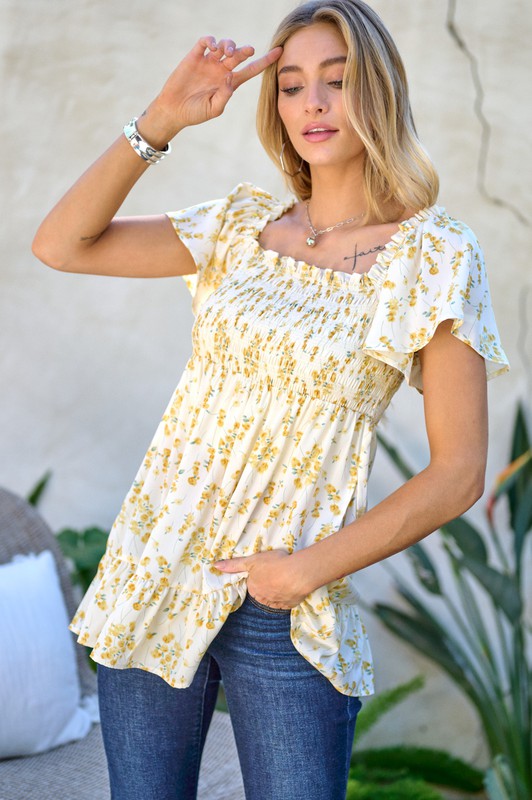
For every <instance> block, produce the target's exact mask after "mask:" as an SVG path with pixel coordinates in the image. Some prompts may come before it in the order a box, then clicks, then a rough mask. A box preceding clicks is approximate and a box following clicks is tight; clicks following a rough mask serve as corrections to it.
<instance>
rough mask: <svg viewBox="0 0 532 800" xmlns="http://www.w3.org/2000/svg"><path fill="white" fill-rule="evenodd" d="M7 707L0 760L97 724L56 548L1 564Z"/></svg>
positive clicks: (0, 689) (1, 654)
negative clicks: (85, 700)
mask: <svg viewBox="0 0 532 800" xmlns="http://www.w3.org/2000/svg"><path fill="white" fill-rule="evenodd" d="M0 709H1V712H0V758H6V757H10V756H23V755H31V754H34V753H41V752H43V751H44V750H49V749H50V748H52V747H57V746H58V745H60V744H65V743H66V742H71V741H74V740H76V739H81V738H82V737H83V736H85V735H86V734H87V733H88V732H89V730H90V727H91V714H90V712H89V711H88V710H86V709H85V708H84V707H83V706H82V705H81V697H80V686H79V680H78V673H77V667H76V657H75V651H74V642H73V640H72V635H71V633H70V631H69V630H68V616H67V611H66V608H65V602H64V599H63V594H62V592H61V586H60V583H59V578H58V575H57V570H56V567H55V561H54V558H53V556H52V553H51V552H50V551H49V550H45V551H44V552H42V553H40V554H39V555H33V554H31V555H29V556H16V557H15V558H14V559H13V561H11V562H10V563H9V564H3V565H1V566H0Z"/></svg>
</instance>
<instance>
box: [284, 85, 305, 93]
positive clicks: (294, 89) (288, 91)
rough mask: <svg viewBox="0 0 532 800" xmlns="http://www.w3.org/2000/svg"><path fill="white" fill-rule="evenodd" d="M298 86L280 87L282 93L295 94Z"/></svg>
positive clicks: (298, 88)
mask: <svg viewBox="0 0 532 800" xmlns="http://www.w3.org/2000/svg"><path fill="white" fill-rule="evenodd" d="M300 88H301V87H300V86H289V87H288V88H286V89H281V91H282V92H283V94H295V93H296V92H299V90H300Z"/></svg>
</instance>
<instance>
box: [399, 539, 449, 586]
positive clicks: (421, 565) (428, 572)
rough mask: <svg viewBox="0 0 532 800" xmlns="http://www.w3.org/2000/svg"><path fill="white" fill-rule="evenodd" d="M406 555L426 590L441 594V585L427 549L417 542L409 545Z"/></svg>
mask: <svg viewBox="0 0 532 800" xmlns="http://www.w3.org/2000/svg"><path fill="white" fill-rule="evenodd" d="M406 554H407V556H408V557H409V558H410V561H411V562H412V566H413V567H414V572H415V573H416V575H417V577H418V580H419V582H420V583H421V584H422V586H424V587H425V589H426V590H427V592H430V593H431V594H439V595H441V586H440V581H439V579H438V573H437V572H436V567H435V566H434V564H433V563H432V560H431V559H430V557H429V554H428V553H427V550H426V549H425V548H424V547H423V545H422V544H420V543H419V542H418V543H417V544H413V545H411V547H409V548H408V550H407V551H406Z"/></svg>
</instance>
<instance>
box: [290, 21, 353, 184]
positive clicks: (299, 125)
mask: <svg viewBox="0 0 532 800" xmlns="http://www.w3.org/2000/svg"><path fill="white" fill-rule="evenodd" d="M346 57H347V45H346V43H345V41H344V39H343V37H342V35H341V34H340V32H339V31H338V29H337V28H336V27H335V26H334V25H331V24H328V23H324V22H319V23H316V24H315V25H311V26H309V27H308V28H302V29H301V30H299V31H297V32H296V33H294V34H293V35H292V36H291V37H290V39H288V41H287V42H286V43H285V45H284V49H283V54H282V56H281V57H280V59H279V61H278V62H277V76H278V82H279V95H278V100H277V108H278V110H279V114H280V116H281V119H282V121H283V123H284V125H285V128H286V130H287V132H288V136H289V138H290V141H291V142H292V144H293V146H294V147H295V149H296V150H297V152H298V153H299V155H300V156H301V157H302V158H303V159H304V160H305V161H307V162H308V163H309V164H310V166H311V167H314V168H316V167H326V166H342V167H343V168H349V165H350V164H358V166H360V164H361V163H362V162H363V154H364V145H363V144H362V142H361V140H360V137H359V136H358V134H357V133H356V132H355V130H354V129H353V127H352V125H351V123H350V122H349V120H348V119H347V116H346V113H345V109H344V104H343V101H342V79H343V74H344V69H345V62H346Z"/></svg>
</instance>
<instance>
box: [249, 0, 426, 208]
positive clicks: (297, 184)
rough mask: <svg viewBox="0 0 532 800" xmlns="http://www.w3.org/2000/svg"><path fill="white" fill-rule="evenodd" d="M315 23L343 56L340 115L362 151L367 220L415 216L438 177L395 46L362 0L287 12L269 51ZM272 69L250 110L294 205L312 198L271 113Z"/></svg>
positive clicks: (319, 2) (321, 1)
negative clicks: (335, 35)
mask: <svg viewBox="0 0 532 800" xmlns="http://www.w3.org/2000/svg"><path fill="white" fill-rule="evenodd" d="M317 22H326V23H330V24H332V25H334V26H335V27H336V28H337V29H338V31H339V32H340V33H341V35H342V36H343V38H344V40H345V43H346V45H347V49H348V54H347V61H346V65H345V72H344V80H343V101H344V106H345V109H346V114H347V117H348V119H349V121H350V122H351V124H352V126H353V128H354V129H355V131H356V132H357V134H358V135H359V136H360V138H361V140H362V142H363V144H364V146H365V149H366V154H365V166H364V182H365V186H364V191H365V199H366V208H367V217H368V218H369V217H374V218H376V219H377V220H378V221H380V222H384V221H387V220H386V217H385V214H384V212H383V206H387V207H389V206H390V204H391V205H392V206H397V205H399V206H400V207H401V208H402V209H413V210H416V211H417V210H419V209H421V208H425V207H426V206H430V205H432V204H433V203H434V202H435V201H436V197H437V195H438V188H439V181H438V175H437V173H436V170H435V169H434V166H433V164H432V161H431V160H430V158H429V156H428V154H427V152H426V151H425V149H424V148H423V146H422V145H421V143H420V141H419V139H418V137H417V134H416V128H415V125H414V120H413V117H412V110H411V108H410V101H409V97H408V82H407V78H406V73H405V68H404V65H403V62H402V60H401V57H400V55H399V52H398V50H397V47H396V45H395V43H394V41H393V39H392V37H391V36H390V34H389V33H388V31H387V29H386V28H385V26H384V24H383V22H382V20H381V19H380V17H379V16H378V15H377V14H376V13H375V11H373V10H372V9H371V8H370V7H369V6H368V5H366V3H364V2H362V0H310V2H306V3H303V4H302V5H300V6H298V7H296V8H295V9H294V10H293V11H291V12H290V13H289V14H288V15H287V16H286V17H285V19H284V20H283V21H282V22H281V24H280V25H279V27H278V29H277V31H276V33H275V35H274V37H273V40H272V43H271V47H272V48H273V47H277V46H278V45H281V46H283V45H284V44H285V43H286V42H287V41H288V39H289V38H290V37H291V36H292V35H293V34H294V33H295V32H296V31H298V30H301V29H302V28H305V27H308V26H309V25H313V24H315V23H317ZM277 95H278V82H277V68H276V64H272V65H271V66H270V67H268V68H267V69H266V70H265V72H264V74H263V78H262V87H261V93H260V98H259V104H258V110H257V131H258V134H259V138H260V140H261V142H262V144H263V146H264V148H265V150H266V152H267V153H268V155H269V156H270V157H271V158H272V160H273V161H274V162H275V163H276V165H277V166H278V167H280V162H279V154H280V152H281V148H282V145H283V142H286V145H285V148H284V153H283V158H284V163H285V167H286V170H287V172H291V173H295V172H296V171H297V170H298V169H299V167H300V165H301V167H302V168H301V171H300V172H299V173H298V174H297V175H295V176H294V177H289V176H287V175H286V174H285V178H286V180H287V183H288V185H289V187H290V189H291V191H292V192H293V193H294V194H295V195H296V197H298V199H299V200H307V199H308V198H309V197H310V196H311V193H312V179H311V175H310V167H309V165H308V163H307V162H306V161H303V163H301V157H300V156H299V154H298V153H297V151H296V150H295V148H294V146H293V145H292V143H291V142H290V140H289V139H288V134H287V132H286V129H285V127H284V125H283V123H282V121H281V118H280V116H279V112H278V110H277Z"/></svg>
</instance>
